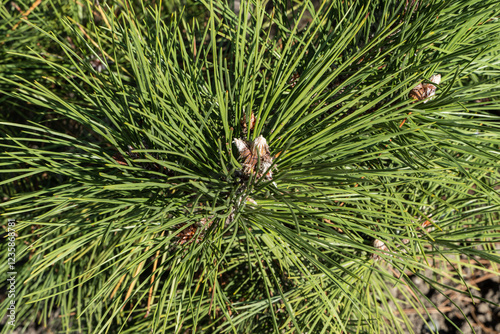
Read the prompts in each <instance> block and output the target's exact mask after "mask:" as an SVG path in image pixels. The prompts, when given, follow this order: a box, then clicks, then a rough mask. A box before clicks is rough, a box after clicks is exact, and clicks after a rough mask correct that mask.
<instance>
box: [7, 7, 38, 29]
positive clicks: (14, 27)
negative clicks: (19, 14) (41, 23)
mask: <svg viewBox="0 0 500 334" xmlns="http://www.w3.org/2000/svg"><path fill="white" fill-rule="evenodd" d="M41 3H42V0H36V1H35V3H33V4H32V5H31V7H30V8H29V9H28V10H27V11H26V12H25V13H24V14H23V18H22V19H21V20H20V21H19V22H17V23H16V24H15V25H14V26H13V27H12V30H16V29H17V27H18V26H19V25H20V24H21V22H23V20H27V19H28V15H30V13H31V12H32V11H33V10H34V9H35V8H36V7H38V5H39V4H41Z"/></svg>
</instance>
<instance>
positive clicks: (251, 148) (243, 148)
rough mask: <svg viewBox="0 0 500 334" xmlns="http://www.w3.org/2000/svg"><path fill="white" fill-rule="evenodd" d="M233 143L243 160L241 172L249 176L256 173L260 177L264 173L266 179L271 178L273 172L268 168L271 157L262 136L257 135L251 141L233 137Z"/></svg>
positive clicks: (271, 160)
mask: <svg viewBox="0 0 500 334" xmlns="http://www.w3.org/2000/svg"><path fill="white" fill-rule="evenodd" d="M234 144H235V145H236V147H237V148H238V151H239V152H240V159H242V160H243V164H242V165H243V174H245V175H247V176H250V175H252V174H254V173H257V178H260V177H262V175H264V173H266V176H265V177H266V179H267V180H272V179H273V172H272V171H271V168H270V167H271V165H272V164H273V157H272V156H271V152H270V151H269V145H267V141H266V139H265V138H264V137H262V136H259V137H257V138H255V140H254V141H252V142H247V141H245V140H242V139H238V138H235V139H234ZM259 159H260V160H259ZM257 168H258V170H257Z"/></svg>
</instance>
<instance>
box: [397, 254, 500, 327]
mask: <svg viewBox="0 0 500 334" xmlns="http://www.w3.org/2000/svg"><path fill="white" fill-rule="evenodd" d="M464 260H465V259H464ZM481 262H483V263H482V264H483V265H484V266H485V267H486V268H488V269H489V271H482V270H471V269H470V268H467V267H463V268H462V277H463V278H464V281H465V282H466V283H467V285H468V287H469V289H468V290H469V291H468V292H467V287H466V286H465V284H463V283H462V284H457V283H453V282H452V280H451V279H442V280H441V282H442V283H444V284H446V285H449V286H451V287H452V288H453V289H456V290H458V291H461V292H458V291H454V290H453V289H452V288H450V289H447V290H441V291H439V290H437V289H434V288H430V287H429V286H428V284H427V283H425V282H424V281H423V280H422V279H421V278H419V277H416V276H414V277H412V281H413V283H414V284H415V285H416V286H417V287H418V288H419V289H420V290H421V291H422V292H423V293H424V294H425V296H426V297H427V298H429V299H430V301H432V303H433V304H434V305H436V306H437V309H436V308H435V307H434V306H432V304H431V303H430V302H429V301H427V300H426V301H425V302H424V304H425V306H426V308H427V312H428V314H429V316H427V317H426V319H425V320H426V321H427V324H426V323H425V322H424V320H423V319H422V318H421V317H420V315H418V314H417V312H416V311H415V310H414V309H407V310H405V312H406V314H407V315H408V317H409V318H410V319H411V321H412V323H413V326H414V327H413V328H412V329H413V330H414V331H415V333H417V334H420V333H421V334H428V333H439V334H455V333H464V334H470V333H477V334H494V333H498V334H500V272H499V269H500V268H498V267H496V268H495V267H491V266H490V265H489V264H488V263H487V262H486V261H481ZM430 275H432V273H431V271H430V270H429V271H427V272H426V277H431V276H430ZM455 278H459V276H458V275H456V276H455ZM463 292H466V293H463ZM453 303H455V304H456V305H454V304H453ZM438 309H439V311H441V313H440V312H439V311H438ZM460 309H461V311H462V312H463V313H462V312H460ZM422 314H426V313H425V311H423V310H422ZM446 318H448V319H446ZM431 319H432V320H431ZM431 329H432V330H434V332H432V331H431ZM436 330H437V331H436ZM408 332H410V331H408Z"/></svg>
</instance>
